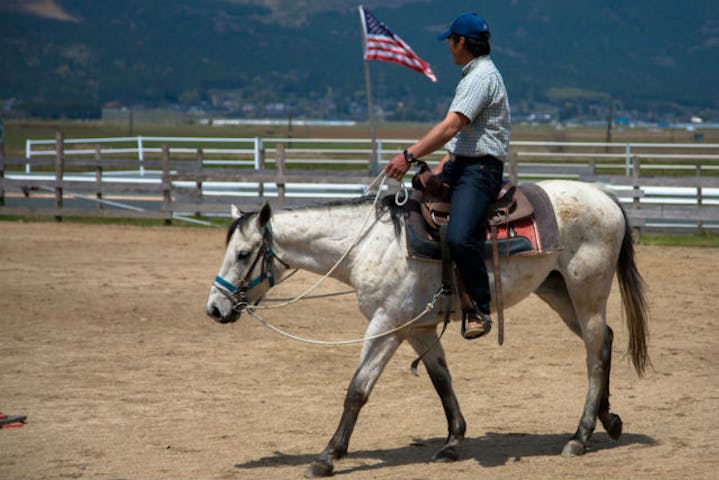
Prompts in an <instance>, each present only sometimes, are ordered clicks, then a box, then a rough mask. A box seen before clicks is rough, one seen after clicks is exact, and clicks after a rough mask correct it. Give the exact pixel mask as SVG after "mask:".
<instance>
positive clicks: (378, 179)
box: [248, 171, 387, 310]
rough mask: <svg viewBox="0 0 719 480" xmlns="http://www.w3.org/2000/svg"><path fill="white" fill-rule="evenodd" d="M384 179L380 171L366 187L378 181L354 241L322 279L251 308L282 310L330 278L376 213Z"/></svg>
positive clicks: (368, 188) (384, 174)
mask: <svg viewBox="0 0 719 480" xmlns="http://www.w3.org/2000/svg"><path fill="white" fill-rule="evenodd" d="M386 178H387V174H386V173H385V172H384V171H382V172H380V174H379V175H377V177H376V178H375V179H374V180H373V181H372V183H370V185H369V186H368V187H367V190H368V191H369V190H371V189H372V187H373V186H374V185H375V184H376V183H377V181H379V186H378V187H377V194H376V195H375V197H374V200H373V201H372V207H371V208H370V209H369V210H368V211H367V215H366V216H365V220H364V223H363V224H362V226H361V227H360V229H359V230H358V231H357V234H356V235H355V237H354V239H352V242H351V243H350V245H349V247H347V249H346V250H345V252H344V253H343V254H342V255H341V256H340V258H339V260H337V261H336V262H335V264H334V265H332V267H331V268H330V269H329V271H328V272H327V273H325V274H324V275H323V276H322V277H320V279H319V280H317V281H316V282H315V283H314V284H313V285H311V286H310V287H309V288H308V289H307V290H305V291H304V292H302V293H300V294H299V295H297V296H296V297H294V298H291V299H289V300H286V301H284V302H283V303H280V304H278V305H265V306H259V305H256V306H253V307H252V308H254V309H265V310H269V309H275V308H283V307H286V306H288V305H292V304H293V303H296V302H299V301H300V300H302V299H303V298H305V297H307V296H308V295H309V294H310V293H312V292H313V291H315V290H316V289H317V287H319V286H320V285H321V284H322V283H323V282H324V281H325V280H327V279H328V278H329V277H330V275H332V273H333V272H334V271H335V270H336V269H337V267H339V265H340V264H341V263H342V262H343V261H344V260H345V258H347V255H349V253H350V252H351V251H352V249H353V248H354V247H356V246H357V243H359V241H360V239H361V238H362V236H363V235H364V234H365V233H366V232H365V227H366V226H367V224H368V223H369V220H370V218H371V217H372V214H373V213H374V212H375V211H376V208H377V202H379V199H380V196H381V195H382V189H383V188H384V182H385V180H386ZM248 308H249V307H248Z"/></svg>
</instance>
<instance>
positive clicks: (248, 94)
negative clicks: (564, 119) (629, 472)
mask: <svg viewBox="0 0 719 480" xmlns="http://www.w3.org/2000/svg"><path fill="white" fill-rule="evenodd" d="M18 4H28V5H25V6H26V7H27V6H29V4H33V5H34V6H35V7H36V6H38V5H40V6H42V5H44V6H45V7H47V8H46V9H45V10H44V11H45V12H47V11H50V10H52V7H53V5H54V6H55V7H56V10H55V13H56V15H55V16H52V15H45V16H40V15H38V14H32V13H33V11H32V9H28V8H19V7H18ZM319 6H321V8H320V7H319ZM366 6H367V8H370V9H371V10H372V11H373V13H374V14H375V15H376V16H377V17H378V18H379V19H380V20H381V21H383V22H384V23H385V24H387V25H388V26H389V27H390V28H391V29H393V30H394V31H395V32H396V33H397V34H399V35H400V36H401V37H402V38H403V39H404V40H405V41H407V42H408V43H409V44H410V45H411V46H412V47H413V48H414V50H415V51H416V52H417V53H418V54H419V55H420V56H422V57H423V58H424V59H425V60H427V61H429V62H430V64H431V65H432V68H433V69H434V71H435V72H436V73H437V76H438V77H439V79H440V83H439V84H437V85H435V84H432V83H431V82H429V81H428V80H427V79H426V78H424V77H422V76H421V75H418V74H416V73H414V72H412V71H410V70H407V69H404V68H402V67H399V66H397V65H394V64H387V63H382V62H371V72H372V79H373V88H374V94H375V97H376V103H378V104H380V105H383V106H384V107H385V108H386V109H388V110H392V111H393V112H394V114H395V116H396V118H414V119H427V118H435V117H436V116H437V114H438V112H441V111H442V109H443V108H444V107H443V106H445V105H446V103H447V102H448V100H449V99H450V98H451V95H452V90H453V88H454V84H455V81H456V78H457V67H456V66H454V65H452V64H451V61H450V58H449V55H448V53H447V50H446V45H444V44H442V43H439V42H437V41H436V38H435V37H436V34H437V33H438V32H439V31H442V30H443V29H446V27H447V25H448V24H449V23H450V22H451V20H452V18H453V17H454V16H455V15H456V14H457V13H460V12H462V11H473V10H476V8H477V3H476V2H474V1H472V2H470V1H464V0H455V1H453V2H445V1H442V0H426V1H411V0H396V1H392V2H388V1H384V2H381V1H375V2H366ZM48 9H49V10H48ZM718 12H719V9H717V8H716V4H715V1H714V0H693V1H692V2H685V4H683V5H682V6H681V8H678V7H677V5H676V2H673V1H671V2H670V1H668V0H656V1H653V2H636V1H631V0H611V1H607V2H596V1H593V0H553V1H552V2H542V1H539V0H513V1H505V0H486V1H485V2H482V10H481V12H479V13H480V14H482V15H483V16H485V17H486V18H487V19H488V20H489V22H490V26H491V28H492V32H493V40H492V45H493V54H492V55H493V58H494V60H495V62H496V63H497V64H498V66H499V67H500V70H501V71H502V72H503V75H504V77H505V82H506V84H507V86H508V90H509V93H510V97H511V99H512V102H513V105H516V106H522V105H525V106H526V105H531V104H534V103H536V102H552V103H554V104H560V105H561V104H563V103H566V102H570V103H572V102H574V103H577V102H579V103H584V104H586V103H591V102H600V103H602V102H603V103H605V104H606V103H607V102H609V99H610V98H613V99H615V100H616V101H619V102H621V103H622V104H623V105H624V106H625V107H627V108H639V109H645V110H646V109H671V108H672V107H673V106H674V105H694V106H698V107H699V108H702V107H704V108H707V107H708V108H719V94H718V93H717V90H716V88H715V86H714V85H715V83H716V80H717V78H719V60H718V59H719V13H718ZM63 16H64V17H63ZM0 71H2V72H3V74H2V75H0V98H10V97H15V98H18V99H20V100H22V101H25V102H32V101H39V102H47V101H65V100H75V101H77V100H81V101H89V102H107V101H119V102H123V103H128V104H132V103H138V102H140V103H146V104H163V103H178V102H180V103H186V104H199V103H202V102H204V103H210V102H212V101H214V103H215V105H216V106H219V105H221V104H224V105H226V108H227V109H228V110H230V111H232V110H240V111H244V112H245V113H246V114H248V115H255V114H271V113H272V112H269V111H267V110H265V111H262V108H263V107H265V106H267V105H271V104H284V105H285V110H283V112H284V114H286V110H287V108H291V109H292V110H293V111H294V112H296V113H297V114H302V113H303V112H306V113H305V114H307V115H310V114H312V115H326V116H335V117H342V116H352V115H357V116H361V115H362V109H363V106H364V77H363V62H362V58H361V45H360V32H359V19H358V15H357V10H356V4H355V3H354V2H348V1H345V0H333V1H328V2H321V3H320V2H310V1H307V0H305V1H290V0H205V1H200V0H177V1H171V0H156V1H153V2H148V1H140V0H126V1H123V2H96V1H94V0H56V1H55V2H53V1H52V0H28V2H19V1H18V0H0ZM253 106H254V107H255V109H254V110H253V109H252V107H253ZM275 107H276V109H278V110H281V108H280V107H281V106H280V105H275ZM243 108H244V110H242V109H243Z"/></svg>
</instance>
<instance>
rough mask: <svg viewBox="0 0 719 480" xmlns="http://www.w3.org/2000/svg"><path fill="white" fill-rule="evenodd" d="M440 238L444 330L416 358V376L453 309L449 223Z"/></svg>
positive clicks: (435, 343) (442, 333)
mask: <svg viewBox="0 0 719 480" xmlns="http://www.w3.org/2000/svg"><path fill="white" fill-rule="evenodd" d="M439 238H440V248H441V250H442V296H443V297H444V302H443V307H444V318H443V325H442V331H441V332H440V333H439V335H438V336H437V340H436V341H435V342H434V343H433V344H432V346H431V347H429V348H428V349H427V350H425V351H424V352H422V355H420V356H418V357H417V358H415V359H414V361H413V362H412V363H411V365H410V370H411V371H412V374H413V375H414V376H417V366H418V365H419V362H420V361H421V360H422V359H423V358H424V356H425V355H427V352H429V351H430V350H432V349H433V348H434V347H435V345H437V344H438V343H439V342H440V341H441V340H442V337H443V336H444V332H445V331H446V330H447V325H449V315H450V312H451V310H452V292H453V291H454V282H453V281H452V279H453V277H452V257H451V256H450V252H449V243H447V224H444V225H441V226H440V227H439Z"/></svg>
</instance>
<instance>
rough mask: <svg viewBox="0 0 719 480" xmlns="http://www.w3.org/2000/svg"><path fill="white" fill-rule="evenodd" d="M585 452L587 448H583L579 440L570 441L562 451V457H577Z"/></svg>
mask: <svg viewBox="0 0 719 480" xmlns="http://www.w3.org/2000/svg"><path fill="white" fill-rule="evenodd" d="M586 451H587V447H585V446H584V444H583V443H582V442H580V441H579V440H570V441H569V442H567V444H566V445H565V446H564V448H563V449H562V456H563V457H579V456H580V455H584V454H585V453H586Z"/></svg>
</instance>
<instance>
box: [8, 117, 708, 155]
mask: <svg viewBox="0 0 719 480" xmlns="http://www.w3.org/2000/svg"><path fill="white" fill-rule="evenodd" d="M430 127H431V125H430V124H423V123H380V124H379V125H378V126H377V137H378V138H401V139H415V138H419V137H420V136H422V134H424V133H425V132H426V131H427V130H428V129H429V128H430ZM58 131H60V132H62V133H63V134H64V135H65V138H93V137H125V136H137V135H142V136H148V137H149V136H174V137H185V136H187V137H189V136H193V137H235V138H236V137H240V138H254V137H264V138H269V137H288V136H291V137H294V138H369V135H370V131H369V127H368V125H367V124H357V125H355V126H348V127H345V126H341V127H322V126H297V125H295V126H293V127H292V130H291V131H290V130H289V128H288V126H287V125H262V126H222V127H215V126H211V125H201V124H200V123H199V122H198V121H197V119H192V118H190V117H179V116H174V117H173V116H170V115H169V114H167V115H161V114H155V115H152V114H149V113H148V114H145V115H136V116H135V119H134V121H133V122H132V125H130V123H129V120H128V119H127V118H125V119H122V118H119V117H117V116H115V117H114V118H113V119H112V120H107V121H101V120H97V121H70V120H68V121H40V120H8V121H6V122H5V138H4V143H5V156H6V157H15V158H22V157H24V155H25V140H26V139H51V138H55V133H56V132H58ZM605 139H606V131H605V129H603V128H599V127H596V128H590V127H581V128H580V127H577V128H567V129H563V130H557V129H555V128H553V127H551V126H549V125H540V126H529V125H515V126H513V127H512V140H513V141H530V140H534V141H560V142H604V141H605ZM612 141H613V142H615V143H627V142H649V143H693V142H694V140H693V134H692V133H691V132H687V131H685V130H671V129H647V128H642V129H638V128H637V129H629V128H628V129H625V130H623V131H619V130H617V129H615V130H614V132H613V133H612ZM704 142H705V143H719V131H717V130H707V131H706V132H704Z"/></svg>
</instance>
